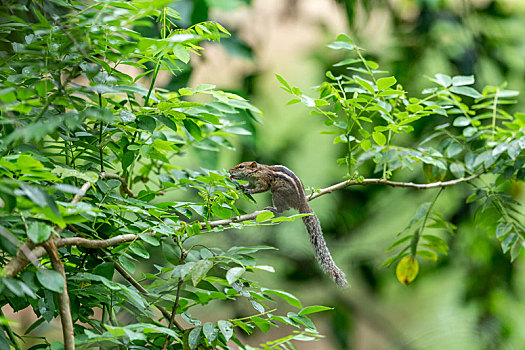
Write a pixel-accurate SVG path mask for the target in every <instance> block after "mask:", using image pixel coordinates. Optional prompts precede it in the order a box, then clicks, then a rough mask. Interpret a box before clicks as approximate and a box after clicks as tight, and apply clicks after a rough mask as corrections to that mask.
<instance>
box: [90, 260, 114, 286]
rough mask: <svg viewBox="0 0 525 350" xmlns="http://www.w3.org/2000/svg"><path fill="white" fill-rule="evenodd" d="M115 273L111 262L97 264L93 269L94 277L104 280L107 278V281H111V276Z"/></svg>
mask: <svg viewBox="0 0 525 350" xmlns="http://www.w3.org/2000/svg"><path fill="white" fill-rule="evenodd" d="M114 273H115V263H113V262H103V263H102V264H99V265H97V266H95V268H94V269H93V274H94V275H99V276H102V277H104V278H107V279H108V280H110V281H111V280H112V279H113V274H114Z"/></svg>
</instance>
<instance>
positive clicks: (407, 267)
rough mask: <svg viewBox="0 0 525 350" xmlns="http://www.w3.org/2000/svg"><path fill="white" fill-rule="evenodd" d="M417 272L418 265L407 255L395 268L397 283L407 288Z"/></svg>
mask: <svg viewBox="0 0 525 350" xmlns="http://www.w3.org/2000/svg"><path fill="white" fill-rule="evenodd" d="M418 272H419V264H418V263H417V260H416V259H415V258H414V257H413V256H411V255H409V256H405V257H404V258H403V259H401V260H400V261H399V263H398V264H397V267H396V276H397V279H398V280H399V282H401V283H403V284H404V285H405V286H408V285H409V284H410V282H412V281H413V280H414V279H415V278H416V276H417V274H418Z"/></svg>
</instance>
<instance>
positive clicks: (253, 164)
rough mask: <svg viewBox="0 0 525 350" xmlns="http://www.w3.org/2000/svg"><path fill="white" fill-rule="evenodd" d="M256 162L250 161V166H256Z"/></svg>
mask: <svg viewBox="0 0 525 350" xmlns="http://www.w3.org/2000/svg"><path fill="white" fill-rule="evenodd" d="M257 165H258V164H257V162H251V163H250V168H257Z"/></svg>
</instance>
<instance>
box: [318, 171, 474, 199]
mask: <svg viewBox="0 0 525 350" xmlns="http://www.w3.org/2000/svg"><path fill="white" fill-rule="evenodd" d="M480 175H481V174H474V175H471V176H468V177H462V178H459V179H455V180H450V181H438V182H431V183H428V184H417V183H413V182H397V181H390V180H385V179H364V180H363V181H356V180H346V181H343V182H340V183H338V184H335V185H332V186H330V187H326V188H322V189H320V190H319V191H317V192H315V193H312V194H311V195H309V196H308V200H309V201H311V200H313V199H316V198H317V197H320V196H322V195H324V194H327V193H330V192H333V191H335V190H340V189H342V188H345V187H348V186H355V185H375V184H381V185H387V186H392V187H411V188H415V189H419V190H423V189H425V190H426V189H429V188H436V187H447V186H453V185H457V184H458V183H461V182H468V181H470V180H472V179H475V178H476V177H478V176H480Z"/></svg>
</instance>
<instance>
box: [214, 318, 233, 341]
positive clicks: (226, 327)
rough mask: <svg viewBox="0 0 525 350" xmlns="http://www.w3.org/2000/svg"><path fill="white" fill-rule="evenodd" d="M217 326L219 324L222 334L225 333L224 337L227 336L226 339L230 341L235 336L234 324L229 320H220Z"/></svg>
mask: <svg viewBox="0 0 525 350" xmlns="http://www.w3.org/2000/svg"><path fill="white" fill-rule="evenodd" d="M217 326H219V330H220V331H221V333H222V335H224V338H226V341H229V340H230V338H231V337H232V336H233V328H232V324H231V323H230V322H229V321H224V320H219V321H218V322H217Z"/></svg>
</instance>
